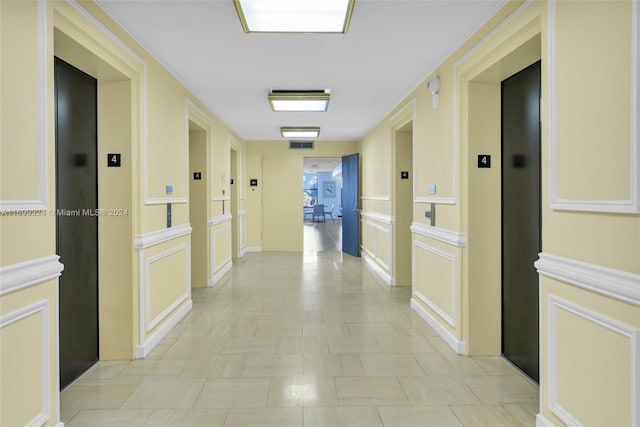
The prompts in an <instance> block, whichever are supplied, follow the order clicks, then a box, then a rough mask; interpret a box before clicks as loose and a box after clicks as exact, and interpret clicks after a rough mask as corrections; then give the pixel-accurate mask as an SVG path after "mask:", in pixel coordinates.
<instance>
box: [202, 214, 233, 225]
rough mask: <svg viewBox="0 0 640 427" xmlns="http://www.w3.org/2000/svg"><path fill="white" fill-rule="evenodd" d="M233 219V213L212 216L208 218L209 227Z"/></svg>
mask: <svg viewBox="0 0 640 427" xmlns="http://www.w3.org/2000/svg"><path fill="white" fill-rule="evenodd" d="M232 219H233V216H232V215H231V214H225V215H218V216H214V217H210V218H209V219H208V220H207V224H209V227H213V226H216V225H218V224H224V223H225V222H229V221H231V220H232Z"/></svg>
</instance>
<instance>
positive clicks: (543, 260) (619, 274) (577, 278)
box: [534, 253, 640, 307]
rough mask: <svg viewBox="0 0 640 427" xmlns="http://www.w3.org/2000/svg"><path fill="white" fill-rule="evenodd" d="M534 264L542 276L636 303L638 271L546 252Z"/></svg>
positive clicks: (639, 294)
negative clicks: (622, 269)
mask: <svg viewBox="0 0 640 427" xmlns="http://www.w3.org/2000/svg"><path fill="white" fill-rule="evenodd" d="M534 265H535V267H536V268H537V269H538V273H539V274H540V275H542V276H546V277H550V278H552V279H556V280H560V281H561V282H564V283H568V284H571V285H574V286H578V287H580V288H583V289H587V290H589V291H591V292H596V293H598V294H601V295H605V296H608V297H610V298H614V299H616V300H619V301H623V302H626V303H629V304H633V305H635V306H637V307H640V275H637V274H632V273H628V272H626V271H620V270H614V269H611V268H607V267H602V266H599V265H596V264H590V263H587V262H582V261H576V260H572V259H569V258H564V257H561V256H558V255H552V254H548V253H541V254H540V255H539V259H538V261H536V262H535V264H534Z"/></svg>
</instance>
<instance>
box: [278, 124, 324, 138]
mask: <svg viewBox="0 0 640 427" xmlns="http://www.w3.org/2000/svg"><path fill="white" fill-rule="evenodd" d="M280 135H282V137H283V138H317V137H318V136H319V135H320V128H319V127H317V126H316V127H314V126H303V127H297V126H296V127H294V126H283V127H281V128H280Z"/></svg>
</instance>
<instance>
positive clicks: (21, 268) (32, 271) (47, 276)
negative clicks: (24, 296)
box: [0, 255, 64, 296]
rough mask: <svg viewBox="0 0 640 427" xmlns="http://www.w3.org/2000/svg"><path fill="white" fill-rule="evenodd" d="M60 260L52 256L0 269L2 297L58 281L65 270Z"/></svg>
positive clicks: (0, 292)
mask: <svg viewBox="0 0 640 427" xmlns="http://www.w3.org/2000/svg"><path fill="white" fill-rule="evenodd" d="M59 259H60V257H59V256H58V255H50V256H46V257H42V258H36V259H32V260H29V261H25V262H20V263H17V264H11V265H7V266H4V267H0V296H2V295H7V294H10V293H12V292H16V291H18V290H21V289H25V288H28V287H30V286H34V285H37V284H39V283H43V282H46V281H48V280H53V279H57V278H58V277H60V275H61V274H62V271H63V270H64V266H63V265H62V264H61V263H60V262H59Z"/></svg>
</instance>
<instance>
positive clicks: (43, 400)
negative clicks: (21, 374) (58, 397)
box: [0, 300, 59, 426]
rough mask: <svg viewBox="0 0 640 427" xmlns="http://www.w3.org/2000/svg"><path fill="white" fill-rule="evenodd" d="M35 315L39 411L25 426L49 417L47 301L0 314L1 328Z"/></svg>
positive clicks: (41, 423)
mask: <svg viewBox="0 0 640 427" xmlns="http://www.w3.org/2000/svg"><path fill="white" fill-rule="evenodd" d="M36 315H39V316H40V412H39V413H38V414H35V416H34V417H33V418H32V419H31V420H29V421H28V422H27V423H26V425H27V426H41V425H44V424H45V423H46V422H47V421H48V420H49V418H51V390H50V383H51V381H50V379H51V375H52V372H51V352H50V348H49V347H50V337H49V330H50V326H51V325H50V322H49V301H48V300H42V301H39V302H36V303H34V304H31V305H28V306H25V307H22V308H20V309H18V310H16V311H13V312H11V313H9V314H5V315H4V316H0V329H3V328H6V327H8V326H10V325H12V324H14V323H16V322H19V321H20V320H23V319H26V318H27V317H30V316H36ZM56 376H57V373H56ZM58 412H59V411H58Z"/></svg>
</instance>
